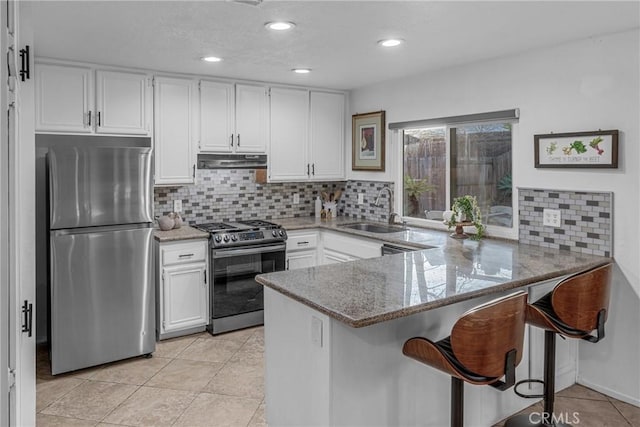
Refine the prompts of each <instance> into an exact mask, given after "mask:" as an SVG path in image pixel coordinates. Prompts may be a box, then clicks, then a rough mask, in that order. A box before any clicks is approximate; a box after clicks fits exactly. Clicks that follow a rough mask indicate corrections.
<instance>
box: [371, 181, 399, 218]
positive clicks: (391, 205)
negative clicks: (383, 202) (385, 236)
mask: <svg viewBox="0 0 640 427" xmlns="http://www.w3.org/2000/svg"><path fill="white" fill-rule="evenodd" d="M384 190H387V192H388V193H389V224H393V223H394V218H395V217H400V215H399V214H398V213H396V212H394V211H393V190H392V189H391V187H382V188H381V189H380V191H379V192H378V197H376V201H375V202H374V203H373V204H374V205H376V206H380V197H381V196H382V192H383V191H384Z"/></svg>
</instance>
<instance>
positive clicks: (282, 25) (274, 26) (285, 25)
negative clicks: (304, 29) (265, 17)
mask: <svg viewBox="0 0 640 427" xmlns="http://www.w3.org/2000/svg"><path fill="white" fill-rule="evenodd" d="M264 26H265V27H267V28H268V29H270V30H276V31H285V30H290V29H292V28H293V27H295V26H296V24H294V23H293V22H286V21H274V22H267V23H266V24H264Z"/></svg>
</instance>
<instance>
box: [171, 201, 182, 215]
mask: <svg viewBox="0 0 640 427" xmlns="http://www.w3.org/2000/svg"><path fill="white" fill-rule="evenodd" d="M173 211H174V212H182V200H174V201H173Z"/></svg>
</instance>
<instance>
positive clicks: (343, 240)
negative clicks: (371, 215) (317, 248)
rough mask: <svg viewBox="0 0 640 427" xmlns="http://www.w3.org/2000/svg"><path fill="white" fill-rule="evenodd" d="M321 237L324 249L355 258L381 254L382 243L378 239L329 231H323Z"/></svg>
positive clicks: (375, 256)
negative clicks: (373, 239)
mask: <svg viewBox="0 0 640 427" xmlns="http://www.w3.org/2000/svg"><path fill="white" fill-rule="evenodd" d="M322 239H323V245H324V249H325V250H327V249H328V250H330V251H336V252H340V253H343V254H345V255H348V256H350V257H353V258H355V259H366V258H377V257H379V256H381V255H382V250H381V248H382V243H380V242H378V241H372V240H368V239H364V238H362V239H361V238H357V237H351V236H345V235H342V234H339V233H331V232H323V233H322Z"/></svg>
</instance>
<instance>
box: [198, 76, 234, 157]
mask: <svg viewBox="0 0 640 427" xmlns="http://www.w3.org/2000/svg"><path fill="white" fill-rule="evenodd" d="M233 108H234V87H233V84H232V83H221V82H208V81H204V80H203V81H201V82H200V144H199V148H200V151H201V152H218V153H231V152H232V151H233V148H234V147H233V145H232V143H233V142H234V141H233V139H234V138H235V135H234V133H235V128H234V111H233Z"/></svg>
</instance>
